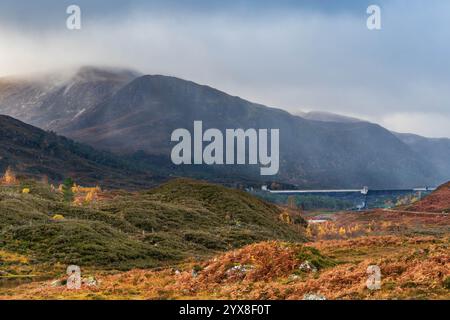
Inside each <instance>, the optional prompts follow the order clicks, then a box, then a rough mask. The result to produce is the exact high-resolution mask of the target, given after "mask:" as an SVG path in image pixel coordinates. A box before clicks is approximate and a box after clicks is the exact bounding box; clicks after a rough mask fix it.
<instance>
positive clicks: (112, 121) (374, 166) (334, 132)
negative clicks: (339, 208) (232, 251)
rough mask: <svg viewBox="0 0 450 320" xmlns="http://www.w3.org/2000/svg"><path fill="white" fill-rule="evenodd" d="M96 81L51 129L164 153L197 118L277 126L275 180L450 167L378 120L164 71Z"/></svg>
mask: <svg viewBox="0 0 450 320" xmlns="http://www.w3.org/2000/svg"><path fill="white" fill-rule="evenodd" d="M101 85H105V86H106V87H107V89H105V90H106V93H105V92H103V91H102V92H103V94H99V95H96V91H95V90H94V91H93V95H94V98H93V99H92V100H95V101H96V102H98V103H92V104H89V103H88V104H87V107H85V108H84V109H85V110H84V111H83V112H81V113H79V112H80V110H82V109H80V108H79V106H77V107H76V108H75V109H76V111H78V113H76V114H75V113H74V112H75V111H73V112H72V113H71V114H70V117H69V116H67V117H66V119H62V120H61V121H59V123H57V125H56V126H55V127H53V128H55V131H56V132H58V133H59V134H62V135H65V136H68V137H69V138H71V139H74V140H77V141H80V142H83V143H87V144H90V145H92V146H94V147H96V148H99V149H103V150H107V151H111V152H114V153H118V154H125V155H130V154H134V153H136V152H144V153H145V154H148V155H149V156H162V157H166V158H167V159H169V155H170V150H171V148H172V146H173V144H171V142H170V134H171V132H172V131H173V130H174V129H177V128H186V129H188V130H189V129H192V125H193V121H195V120H202V121H203V124H204V128H205V129H207V128H217V129H219V130H225V129H227V128H243V129H248V128H255V129H270V128H279V129H281V135H280V139H281V140H280V146H281V149H280V155H281V159H280V165H281V169H280V174H279V175H278V176H274V177H273V179H272V180H274V181H282V182H285V183H289V184H293V185H298V186H302V187H325V188H326V187H331V188H334V187H361V186H364V185H368V186H369V187H377V188H378V187H391V188H397V187H415V186H418V185H434V184H438V183H441V182H443V181H445V180H448V179H449V178H450V168H447V167H446V166H443V165H441V166H439V165H437V164H436V162H433V161H429V159H427V158H426V157H424V156H423V155H421V154H420V150H418V149H417V148H414V147H412V146H411V145H409V144H408V143H405V142H404V141H403V140H402V139H401V137H399V136H397V135H395V134H393V133H391V132H390V131H388V130H386V129H385V128H383V127H381V126H379V125H377V124H373V123H368V122H364V121H350V122H349V121H337V122H333V121H317V120H309V119H305V118H302V117H301V116H295V115H292V114H290V113H288V112H287V111H284V110H281V109H276V108H271V107H267V106H264V105H262V104H257V103H252V102H250V101H247V100H244V99H242V98H240V97H236V96H232V95H229V94H227V93H224V92H222V91H220V90H218V89H215V88H212V87H209V86H205V85H199V84H196V83H194V82H192V81H186V80H183V79H180V78H176V77H167V76H163V75H144V76H137V77H135V78H134V79H130V81H126V82H125V81H124V82H122V83H120V85H117V86H118V87H116V86H114V85H112V84H110V83H109V82H102V81H101V82H100V86H97V87H96V86H93V88H99V87H100V88H102V86H101ZM76 89H77V88H73V90H74V92H73V97H77V96H80V95H85V93H84V92H82V91H81V90H82V87H80V88H78V89H77V90H76ZM100 91H101V90H100ZM58 92H60V91H58ZM2 96H3V97H4V96H5V95H4V94H2V90H1V86H0V112H2V111H3V110H5V109H7V108H5V107H4V104H3V103H2V101H4V100H5V99H4V98H3V99H2ZM63 98H64V96H63ZM55 99H56V101H62V102H61V104H59V109H61V110H65V109H66V108H68V107H67V106H66V105H65V104H64V103H65V102H67V101H70V100H67V99H65V98H64V99H62V98H61V97H60V96H57V97H56V98H55ZM24 100H26V99H24ZM50 104H51V105H56V104H55V102H52V103H50ZM32 109H33V108H32ZM9 110H11V108H9ZM34 110H35V112H36V113H39V112H41V113H40V114H39V115H38V116H36V117H35V118H34V120H33V121H27V122H30V123H32V124H34V123H35V122H42V120H43V119H45V118H46V117H47V112H48V111H47V110H46V109H45V108H44V110H42V109H40V108H39V107H34ZM19 119H20V117H19ZM47 123H49V122H48V121H47ZM49 127H52V125H50V126H49ZM52 130H53V129H52ZM444 154H445V153H444ZM436 157H439V154H437V155H436ZM169 165H170V164H169ZM189 170H190V169H189V168H186V171H189ZM214 170H215V171H216V172H217V174H216V175H217V176H218V177H220V176H226V175H227V174H229V172H235V173H236V174H237V176H239V175H241V174H242V175H244V174H245V175H250V176H252V177H253V178H255V179H257V180H258V179H259V180H261V177H259V176H258V175H257V174H256V172H257V171H256V170H254V168H253V167H252V166H245V167H244V166H242V167H230V166H225V167H218V166H215V167H214Z"/></svg>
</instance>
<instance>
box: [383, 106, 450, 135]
mask: <svg viewBox="0 0 450 320" xmlns="http://www.w3.org/2000/svg"><path fill="white" fill-rule="evenodd" d="M380 124H381V125H383V126H385V127H386V128H388V129H390V130H392V131H395V132H400V133H404V132H410V129H411V127H413V128H415V130H417V131H419V132H421V133H422V134H423V135H425V136H428V137H434V138H441V137H448V126H449V124H450V116H448V115H442V114H437V113H419V112H417V113H394V114H391V115H388V116H385V117H383V118H382V119H381V121H380Z"/></svg>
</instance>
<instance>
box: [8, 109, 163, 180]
mask: <svg viewBox="0 0 450 320" xmlns="http://www.w3.org/2000/svg"><path fill="white" fill-rule="evenodd" d="M8 167H12V168H13V169H14V171H16V173H18V174H22V175H26V176H29V177H35V178H42V177H46V178H48V179H49V180H50V181H53V182H61V181H62V180H63V179H64V178H66V177H73V178H74V179H75V180H77V181H78V182H79V183H85V184H95V183H100V184H102V185H103V186H107V187H114V188H120V187H127V188H136V187H143V186H151V185H154V184H155V182H156V181H160V178H158V177H156V176H151V175H150V174H148V173H144V172H142V171H138V170H136V169H134V168H133V166H132V165H131V164H130V163H129V162H128V161H126V160H124V159H123V158H121V157H118V156H116V155H113V154H111V153H108V152H104V151H97V150H95V149H93V148H92V147H90V146H87V145H84V144H81V143H77V142H74V141H72V140H70V139H67V138H64V137H61V136H58V135H56V134H54V133H51V132H46V131H43V130H41V129H38V128H36V127H33V126H30V125H28V124H25V123H23V122H20V121H18V120H16V119H13V118H11V117H8V116H2V115H0V172H1V174H3V172H5V170H6V168H8Z"/></svg>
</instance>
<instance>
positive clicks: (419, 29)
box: [0, 0, 450, 137]
mask: <svg viewBox="0 0 450 320" xmlns="http://www.w3.org/2000/svg"><path fill="white" fill-rule="evenodd" d="M71 4H76V5H78V6H80V8H81V30H68V29H67V28H66V19H67V17H68V14H67V13H66V8H67V7H68V6H69V5H71ZM372 4H375V5H378V6H379V7H380V8H381V30H369V29H368V28H367V26H366V20H367V18H368V17H369V15H368V14H367V12H366V10H367V7H368V6H369V5H372ZM449 39H450V1H447V0H435V1H426V0H389V1H387V0H378V1H377V0H370V1H365V0H355V1H350V0H339V1H326V0H322V1H321V0H309V1H308V0H295V1H293V0H278V1H268V0H247V1H245V0H240V1H233V0H229V1H223V0H221V1H218V0H208V1H201V0H183V1H175V0H164V1H162V0H160V1H152V0H146V1H144V0H135V1H128V2H127V1H118V0H109V1H106V0H79V1H76V0H70V1H66V0H37V1H33V2H31V1H25V0H0V76H7V75H13V74H27V73H32V72H42V71H44V72H47V71H52V70H55V69H65V68H72V67H74V66H80V65H99V66H102V65H103V66H119V67H126V68H131V69H135V70H138V71H140V72H143V73H147V74H165V75H172V76H177V77H180V78H184V79H188V80H192V81H195V82H198V83H200V84H207V85H210V86H212V87H215V88H217V89H220V90H222V91H225V92H227V93H229V94H231V95H236V96H240V97H242V98H245V99H247V100H251V101H253V102H258V103H261V104H265V105H268V106H272V107H277V108H282V109H285V110H288V111H289V112H292V113H299V112H304V111H328V112H334V113H339V114H343V115H348V116H353V117H359V118H362V119H365V120H368V121H372V122H376V123H379V124H381V125H383V126H385V127H387V128H388V129H391V130H394V131H398V132H411V133H417V134H420V135H424V136H429V137H450V90H449V88H450V61H449V57H450V41H449Z"/></svg>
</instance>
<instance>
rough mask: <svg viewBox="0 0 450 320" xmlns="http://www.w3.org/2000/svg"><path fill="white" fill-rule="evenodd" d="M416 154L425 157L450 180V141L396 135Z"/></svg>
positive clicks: (407, 134) (411, 135)
mask: <svg viewBox="0 0 450 320" xmlns="http://www.w3.org/2000/svg"><path fill="white" fill-rule="evenodd" d="M394 134H395V135H396V136H397V137H398V138H399V139H400V140H401V141H403V142H404V143H406V144H407V145H408V146H409V147H410V148H411V149H412V150H414V151H415V152H416V153H418V154H420V155H423V156H424V157H426V158H427V160H428V161H429V162H430V163H431V164H432V165H433V166H434V167H435V168H436V169H437V170H438V172H439V173H440V175H441V176H442V177H445V178H447V180H448V179H450V174H449V173H450V161H449V159H450V139H447V138H425V137H421V136H418V135H415V134H409V133H394Z"/></svg>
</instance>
